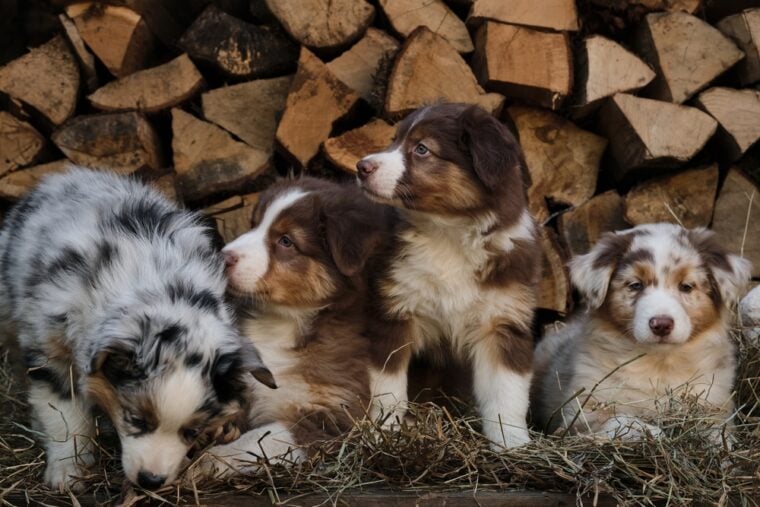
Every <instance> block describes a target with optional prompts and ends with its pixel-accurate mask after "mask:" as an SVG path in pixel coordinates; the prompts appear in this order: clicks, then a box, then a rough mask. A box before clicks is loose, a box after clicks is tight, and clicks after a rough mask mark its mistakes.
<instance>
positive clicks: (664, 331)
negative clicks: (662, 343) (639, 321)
mask: <svg viewBox="0 0 760 507" xmlns="http://www.w3.org/2000/svg"><path fill="white" fill-rule="evenodd" d="M649 329H651V330H652V332H653V333H654V334H656V335H657V336H667V335H669V334H670V332H671V331H673V319H672V318H671V317H668V316H667V315H657V316H655V317H652V318H651V319H649Z"/></svg>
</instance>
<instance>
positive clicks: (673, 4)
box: [591, 0, 702, 14]
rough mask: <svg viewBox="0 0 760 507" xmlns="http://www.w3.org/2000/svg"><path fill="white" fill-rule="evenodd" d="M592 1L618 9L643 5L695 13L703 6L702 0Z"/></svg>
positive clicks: (660, 9)
mask: <svg viewBox="0 0 760 507" xmlns="http://www.w3.org/2000/svg"><path fill="white" fill-rule="evenodd" d="M591 2H592V3H595V4H597V5H601V6H602V7H608V8H612V9H615V10H618V11H622V10H625V9H626V8H630V7H631V5H632V4H633V5H634V6H642V7H644V8H645V9H647V10H650V11H669V12H678V11H681V12H687V13H689V14H694V13H695V12H697V10H699V8H700V7H701V6H702V0H591Z"/></svg>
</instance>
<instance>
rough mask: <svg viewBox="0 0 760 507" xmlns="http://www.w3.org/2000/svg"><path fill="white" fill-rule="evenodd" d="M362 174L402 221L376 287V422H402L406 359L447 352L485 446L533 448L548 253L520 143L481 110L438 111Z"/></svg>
mask: <svg viewBox="0 0 760 507" xmlns="http://www.w3.org/2000/svg"><path fill="white" fill-rule="evenodd" d="M357 168H358V171H359V179H360V185H361V188H362V189H363V190H364V191H365V193H366V194H367V195H369V196H370V197H371V198H372V199H374V200H376V201H379V202H383V203H389V204H392V205H393V206H395V207H397V208H399V213H400V215H401V219H402V223H401V225H400V226H399V228H398V231H397V233H396V241H397V244H396V246H395V252H394V255H393V256H392V259H391V260H390V261H389V263H388V264H387V265H386V266H385V267H384V269H383V270H382V271H381V272H380V273H379V275H378V279H377V280H376V283H375V291H376V294H377V298H378V300H377V312H378V313H379V314H381V316H382V319H381V320H380V321H379V322H377V323H376V325H375V328H374V329H373V364H374V366H373V370H372V385H373V395H374V397H375V398H374V399H375V404H374V415H376V416H377V415H379V414H381V413H382V414H383V415H384V416H387V417H386V419H385V421H386V422H392V421H394V420H395V419H396V418H398V417H399V416H401V415H403V413H404V410H405V402H406V401H407V365H408V364H409V360H410V358H411V357H412V355H413V354H426V355H432V356H435V355H437V353H436V350H441V347H445V348H449V349H450V351H451V352H452V353H453V354H454V355H455V357H456V358H457V359H459V360H460V361H464V362H465V363H468V364H470V365H471V366H472V367H473V372H474V373H473V379H472V380H473V390H474V394H475V398H476V401H477V405H478V408H479V410H480V414H481V417H482V420H483V433H484V434H485V436H486V437H487V438H489V439H490V440H491V442H492V443H493V444H494V445H496V446H506V447H512V446H516V445H520V444H523V443H525V442H527V441H528V440H529V436H528V431H527V428H526V422H525V418H526V413H527V410H528V391H529V386H530V379H531V371H532V369H531V368H532V351H533V342H532V335H531V323H532V319H533V312H534V307H535V304H536V294H535V287H536V283H537V280H538V274H539V262H540V258H541V254H540V251H539V247H538V245H537V240H536V227H535V224H534V222H533V219H532V218H531V215H530V213H529V211H528V207H527V196H526V188H527V187H528V186H529V184H530V178H529V175H528V172H527V168H526V166H525V161H524V159H523V155H522V152H521V149H520V146H519V145H518V144H517V141H516V140H515V138H514V137H513V136H512V134H511V133H510V132H509V131H508V130H507V128H506V127H505V126H504V125H502V124H501V123H500V122H499V121H497V120H496V119H495V118H493V117H492V116H491V115H489V114H488V113H486V112H485V111H484V110H482V109H480V108H478V107H476V106H468V105H464V104H441V105H434V106H430V107H425V108H422V109H419V110H417V111H416V112H414V113H413V114H411V115H410V116H408V117H407V118H406V119H404V120H403V121H402V122H401V123H400V124H399V127H398V130H397V133H396V137H395V140H394V141H393V143H392V144H391V145H390V146H389V147H388V148H387V149H386V150H385V151H383V152H380V153H375V154H372V155H369V156H367V157H365V158H363V159H362V160H361V161H360V162H359V163H358V164H357Z"/></svg>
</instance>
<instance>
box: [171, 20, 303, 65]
mask: <svg viewBox="0 0 760 507" xmlns="http://www.w3.org/2000/svg"><path fill="white" fill-rule="evenodd" d="M179 46H180V47H181V48H182V49H183V50H184V51H186V52H187V53H188V54H189V55H190V56H191V57H192V58H194V59H196V60H200V61H203V62H206V63H208V64H210V65H213V66H214V67H216V68H218V69H219V70H221V71H222V72H224V73H225V74H227V75H229V76H232V77H235V78H244V79H253V78H262V77H274V76H279V75H282V74H288V73H291V72H293V70H294V69H295V63H296V59H297V58H298V46H297V45H296V44H294V43H293V41H291V40H290V39H289V38H288V37H287V35H286V34H285V33H284V32H283V31H282V29H281V28H279V27H278V26H276V25H271V26H270V25H264V26H256V25H252V24H250V23H246V22H245V21H241V20H239V19H237V18H234V17H232V16H230V15H229V14H226V13H225V12H223V11H221V10H219V9H218V8H216V7H215V6H214V5H209V6H208V8H207V9H206V10H205V11H203V14H201V15H200V16H199V17H198V19H196V20H195V22H194V23H193V24H192V25H191V26H190V28H188V29H187V32H185V34H184V35H183V36H182V38H181V39H180V41H179Z"/></svg>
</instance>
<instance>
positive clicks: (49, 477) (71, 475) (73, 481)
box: [44, 459, 84, 493]
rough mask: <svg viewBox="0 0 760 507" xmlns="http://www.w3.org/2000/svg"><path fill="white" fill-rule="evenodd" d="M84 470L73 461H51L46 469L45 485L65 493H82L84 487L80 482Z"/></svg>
mask: <svg viewBox="0 0 760 507" xmlns="http://www.w3.org/2000/svg"><path fill="white" fill-rule="evenodd" d="M81 475H82V468H81V467H80V466H79V465H77V463H76V461H74V460H73V459H63V460H58V461H50V462H48V464H47V468H45V476H44V480H45V484H47V485H48V487H49V488H50V489H52V490H55V491H59V492H61V493H63V492H64V491H66V490H71V491H74V492H80V491H82V490H84V485H83V484H82V483H81V482H80V481H79V480H78V476H81Z"/></svg>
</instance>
